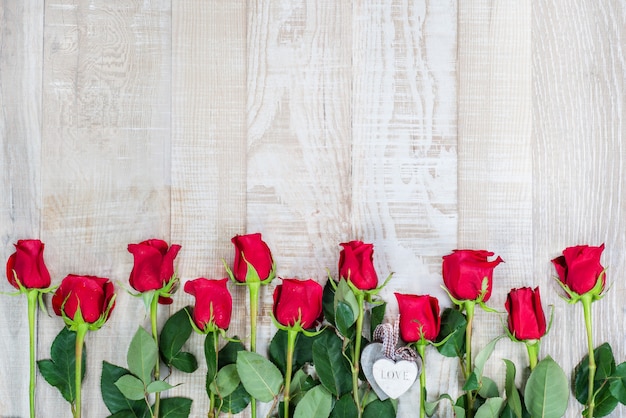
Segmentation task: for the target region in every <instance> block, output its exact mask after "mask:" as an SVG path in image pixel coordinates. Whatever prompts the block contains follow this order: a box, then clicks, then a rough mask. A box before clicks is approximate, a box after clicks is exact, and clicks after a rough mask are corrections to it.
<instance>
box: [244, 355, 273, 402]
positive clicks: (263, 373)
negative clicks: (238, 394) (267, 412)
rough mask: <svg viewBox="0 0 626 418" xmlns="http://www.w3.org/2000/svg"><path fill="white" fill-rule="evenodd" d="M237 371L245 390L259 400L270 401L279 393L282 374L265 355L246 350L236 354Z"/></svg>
mask: <svg viewBox="0 0 626 418" xmlns="http://www.w3.org/2000/svg"><path fill="white" fill-rule="evenodd" d="M236 364H237V373H239V377H240V379H241V383H242V384H243V386H244V387H245V388H246V391H247V392H248V393H249V394H250V395H252V396H253V397H254V398H256V399H258V400H259V401H261V402H271V401H272V400H273V399H274V397H276V396H278V394H279V393H280V387H281V385H282V383H283V376H282V375H281V374H280V371H279V370H278V368H277V367H276V366H275V365H274V364H272V362H271V361H269V360H267V359H266V358H265V357H263V356H261V355H259V354H257V353H251V352H248V351H240V352H239V353H238V354H237V363H236Z"/></svg>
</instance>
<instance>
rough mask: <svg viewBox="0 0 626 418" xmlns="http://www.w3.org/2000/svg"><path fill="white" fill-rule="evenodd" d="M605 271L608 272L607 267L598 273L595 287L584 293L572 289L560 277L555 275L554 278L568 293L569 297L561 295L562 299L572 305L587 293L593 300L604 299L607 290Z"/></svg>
mask: <svg viewBox="0 0 626 418" xmlns="http://www.w3.org/2000/svg"><path fill="white" fill-rule="evenodd" d="M605 272H606V269H604V270H602V272H601V273H600V274H599V275H598V280H596V284H595V285H594V286H593V288H592V289H591V290H589V291H588V292H585V293H582V294H579V293H576V292H574V291H573V290H572V289H570V288H569V286H567V285H566V284H565V283H563V282H562V281H561V280H560V279H559V278H558V277H555V278H554V279H555V280H556V282H557V283H558V284H559V286H561V289H563V291H564V292H565V293H566V294H567V298H566V297H563V296H561V299H563V300H565V301H566V302H567V303H569V304H572V305H573V304H575V303H577V302H580V301H581V300H582V298H583V296H585V295H589V296H587V297H591V301H592V302H595V301H596V300H600V299H602V298H603V297H604V295H605V294H606V292H605V291H603V289H604V276H605V274H606V273H605Z"/></svg>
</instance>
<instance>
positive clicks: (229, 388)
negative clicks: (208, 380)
mask: <svg viewBox="0 0 626 418" xmlns="http://www.w3.org/2000/svg"><path fill="white" fill-rule="evenodd" d="M240 383H241V379H239V375H238V374H237V366H236V365H235V364H229V365H226V366H224V367H223V368H221V369H220V371H219V372H217V376H215V381H214V382H213V383H212V384H211V386H210V390H211V392H213V393H215V394H217V395H218V396H219V397H220V398H224V397H226V396H228V395H230V394H231V393H233V392H234V391H235V389H237V387H238V386H239V384H240Z"/></svg>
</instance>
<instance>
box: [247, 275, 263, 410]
mask: <svg viewBox="0 0 626 418" xmlns="http://www.w3.org/2000/svg"><path fill="white" fill-rule="evenodd" d="M247 285H248V288H249V289H250V351H252V352H253V353H256V317H257V315H258V314H259V288H260V287H261V283H260V282H254V283H247ZM250 415H251V418H256V399H254V398H252V397H251V398H250Z"/></svg>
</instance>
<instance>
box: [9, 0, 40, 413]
mask: <svg viewBox="0 0 626 418" xmlns="http://www.w3.org/2000/svg"><path fill="white" fill-rule="evenodd" d="M0 45H1V47H0V167H2V170H0V195H2V197H3V198H2V199H1V200H0V237H1V239H2V260H3V263H4V262H6V259H7V258H8V257H9V255H10V254H12V253H13V252H14V251H15V248H14V247H13V244H14V243H15V242H17V240H19V239H25V238H39V234H40V228H39V226H40V225H39V224H40V208H41V196H40V193H41V185H40V175H41V169H40V167H41V101H40V97H41V68H42V58H41V57H42V51H43V4H42V3H41V2H38V1H24V2H7V3H5V4H3V5H2V6H0ZM3 280H4V279H3ZM0 290H1V291H2V292H13V291H15V289H14V288H12V287H11V286H10V285H8V283H7V282H6V281H4V285H3V286H1V287H0ZM0 298H1V299H2V301H1V303H0V351H1V352H2V353H3V362H4V367H3V373H2V376H3V377H2V379H0V393H3V394H5V396H2V397H1V399H0V412H1V413H2V415H3V416H28V410H29V407H28V384H29V374H28V367H29V366H28V364H29V362H28V319H27V308H26V297H25V296H20V297H9V296H6V295H2V296H0ZM18 394H19V396H18ZM9 395H10V396H9Z"/></svg>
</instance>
